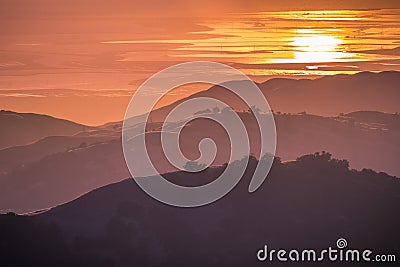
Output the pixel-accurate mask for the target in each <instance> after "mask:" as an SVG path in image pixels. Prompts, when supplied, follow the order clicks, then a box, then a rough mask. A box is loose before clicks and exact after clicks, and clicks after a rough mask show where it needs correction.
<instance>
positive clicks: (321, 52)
mask: <svg viewBox="0 0 400 267" xmlns="http://www.w3.org/2000/svg"><path fill="white" fill-rule="evenodd" d="M342 44H343V41H342V40H341V39H340V38H339V37H337V36H333V35H326V34H320V33H318V32H316V31H315V30H312V29H302V30H297V32H296V35H295V36H294V37H293V42H292V43H291V45H292V46H293V47H294V59H295V60H296V61H298V62H305V63H311V62H334V61H337V60H338V59H342V58H345V57H349V56H351V55H350V54H348V53H346V52H345V51H344V50H343V48H342V47H340V45H342Z"/></svg>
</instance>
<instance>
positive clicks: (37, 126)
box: [0, 110, 91, 149]
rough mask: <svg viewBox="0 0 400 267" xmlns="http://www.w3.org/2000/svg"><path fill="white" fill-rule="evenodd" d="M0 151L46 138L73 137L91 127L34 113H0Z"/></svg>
mask: <svg viewBox="0 0 400 267" xmlns="http://www.w3.org/2000/svg"><path fill="white" fill-rule="evenodd" d="M0 126H1V128H0V129H1V130H0V149H3V148H7V147H12V146H17V145H25V144H29V143H32V142H35V141H37V140H39V139H42V138H44V137H47V136H60V135H74V134H77V133H79V132H81V131H84V130H85V129H90V128H91V127H88V126H85V125H82V124H78V123H75V122H72V121H68V120H64V119H58V118H54V117H51V116H48V115H41V114H34V113H18V112H13V111H6V110H1V111H0Z"/></svg>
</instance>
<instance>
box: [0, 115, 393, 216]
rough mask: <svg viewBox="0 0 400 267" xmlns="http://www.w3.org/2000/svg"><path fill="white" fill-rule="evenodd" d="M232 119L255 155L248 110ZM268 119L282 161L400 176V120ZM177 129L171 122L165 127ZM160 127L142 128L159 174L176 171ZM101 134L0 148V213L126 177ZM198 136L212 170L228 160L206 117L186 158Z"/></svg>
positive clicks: (112, 142)
mask: <svg viewBox="0 0 400 267" xmlns="http://www.w3.org/2000/svg"><path fill="white" fill-rule="evenodd" d="M239 115H240V117H241V118H242V120H243V121H244V122H245V125H246V127H247V129H248V133H249V137H250V141H251V152H252V153H253V154H255V155H257V153H258V151H259V141H260V137H259V133H258V132H257V124H256V122H255V120H254V117H253V116H252V114H250V113H248V112H240V113H239ZM213 116H216V117H218V116H223V114H222V113H217V114H214V115H213ZM275 121H276V125H277V136H278V140H277V141H278V143H277V152H276V155H277V156H279V157H281V158H282V160H284V161H287V160H294V159H296V158H297V157H298V156H300V155H302V154H307V153H313V152H315V151H322V150H325V151H331V152H332V153H333V155H334V156H335V157H340V158H347V159H349V161H350V167H351V168H356V169H363V168H370V169H374V170H377V171H383V172H386V173H389V174H391V175H396V176H400V169H399V166H398V164H397V159H398V156H399V154H400V144H399V142H400V141H399V140H400V138H399V136H400V126H399V123H400V116H399V115H396V114H385V113H378V112H356V113H350V114H343V115H341V116H338V117H332V118H326V117H321V116H315V115H308V114H275ZM114 126H115V125H114ZM170 126H171V125H170ZM180 126H181V125H180V124H179V123H177V124H176V125H175V126H174V127H172V126H171V128H175V129H180ZM159 127H160V124H158V123H153V124H150V125H149V127H148V129H149V131H148V133H147V142H148V151H149V154H150V156H151V158H152V159H153V160H154V162H155V166H156V167H157V168H158V170H159V172H160V173H166V172H172V171H176V169H175V168H174V167H173V166H171V164H169V162H168V161H167V160H166V158H165V156H164V155H163V152H162V149H161V143H160V131H159ZM107 129H108V128H107ZM107 129H105V128H104V129H102V130H96V131H94V133H93V134H91V133H89V132H87V133H85V134H78V135H77V136H74V137H68V136H65V137H48V138H45V139H43V140H42V141H40V142H37V143H34V144H31V145H27V146H20V147H15V148H8V149H4V150H0V159H2V160H1V163H0V167H1V168H2V169H1V171H2V174H0V203H1V204H0V209H1V210H3V211H15V212H19V213H20V212H31V211H35V210H40V209H46V208H49V207H52V206H54V205H57V204H60V203H64V202H67V201H70V200H72V199H74V198H76V197H78V196H80V195H81V194H84V193H86V192H88V191H90V190H92V189H95V188H97V187H100V186H103V185H105V184H109V183H113V182H116V181H120V180H121V179H125V178H127V177H129V175H130V174H129V172H128V170H127V167H126V163H125V160H124V157H123V153H122V145H121V140H120V138H119V137H118V135H119V134H120V132H119V130H120V128H119V127H110V129H112V130H110V129H108V130H107ZM115 129H116V130H115ZM113 130H115V131H113ZM107 132H108V133H107ZM99 133H101V134H99ZM117 133H118V134H117ZM205 137H209V138H212V139H213V140H214V141H215V142H216V144H217V148H218V153H217V157H216V160H215V162H214V166H216V165H222V164H223V163H225V162H227V161H228V158H229V151H230V149H229V147H230V143H229V139H228V137H227V135H226V132H225V131H224V130H223V129H222V128H221V127H220V126H219V125H218V124H216V123H210V121H209V120H205V119H199V120H195V121H193V122H192V123H190V124H188V125H186V126H185V127H184V128H183V130H182V135H181V147H182V150H183V152H184V153H185V155H186V156H187V157H188V158H189V159H193V160H194V159H196V158H198V157H199V155H200V154H199V151H198V144H199V142H200V140H202V139H203V138H205ZM46 153H48V154H46ZM182 167H183V166H182Z"/></svg>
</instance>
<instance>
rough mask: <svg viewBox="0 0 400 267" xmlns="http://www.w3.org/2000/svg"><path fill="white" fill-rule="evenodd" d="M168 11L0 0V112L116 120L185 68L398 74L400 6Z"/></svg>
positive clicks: (176, 6)
mask: <svg viewBox="0 0 400 267" xmlns="http://www.w3.org/2000/svg"><path fill="white" fill-rule="evenodd" d="M165 3H166V1H161V0H151V1H128V0H124V1H123V0H117V1H94V0H85V1H82V0H81V1H77V0H69V1H66V0H61V1H52V0H37V1H33V0H24V1H22V0H8V1H4V0H3V1H0V5H1V6H0V23H1V25H2V28H1V30H0V31H1V38H0V48H1V50H0V53H1V57H0V107H1V109H10V110H14V111H21V112H37V113H45V114H50V115H53V116H57V117H62V118H66V119H71V120H74V121H77V122H81V123H86V124H91V125H93V124H101V123H105V122H108V121H116V120H121V119H122V118H123V114H124V111H125V108H126V105H127V103H128V101H129V99H130V96H131V95H132V94H133V92H134V90H135V89H136V88H137V87H138V86H139V85H140V83H141V82H142V81H144V79H146V78H148V77H150V76H151V75H152V74H153V73H154V72H156V71H159V70H161V69H163V68H165V67H168V66H170V65H172V64H176V63H179V62H185V61H191V60H211V61H218V62H223V63H226V64H230V65H232V66H234V67H237V68H239V69H240V70H242V71H243V72H245V73H246V74H248V75H250V76H251V77H252V78H253V79H255V80H257V81H263V80H266V79H268V78H270V77H274V76H288V77H301V76H304V75H306V76H310V77H315V76H316V75H332V74H337V73H348V74H351V73H356V72H359V71H382V70H400V49H398V48H397V47H399V46H400V31H399V23H400V9H394V8H400V2H399V1H371V0H370V1H286V0H280V1H256V0H247V1H238V0H235V1H209V0H206V1H201V2H193V1H176V0H175V1H168V4H165ZM372 8H373V9H372ZM377 8H381V9H377ZM389 8H390V9H389ZM361 9H362V10H361ZM367 9H368V10H367ZM310 10H311V11H310ZM313 10H314V11H313ZM315 10H318V11H315ZM194 91H195V89H194V87H192V88H190V89H188V88H186V89H185V90H181V91H177V92H175V94H174V96H173V97H172V96H171V97H169V100H170V101H172V100H174V99H175V98H177V97H182V96H185V95H188V94H190V93H192V92H194Z"/></svg>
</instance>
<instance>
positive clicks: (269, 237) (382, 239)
mask: <svg viewBox="0 0 400 267" xmlns="http://www.w3.org/2000/svg"><path fill="white" fill-rule="evenodd" d="M256 163H257V162H256V160H255V159H254V158H251V159H250V163H249V166H248V168H247V170H246V173H245V175H244V177H243V178H242V180H241V181H240V182H239V184H238V185H237V186H236V187H235V188H234V189H233V190H232V192H230V193H229V194H227V195H226V196H225V197H223V198H222V199H221V200H219V201H217V202H215V203H212V204H210V205H207V206H204V207H199V208H192V209H185V208H176V207H171V206H167V205H164V204H161V203H159V202H157V201H156V200H154V199H152V198H151V197H149V196H147V195H146V194H145V193H144V192H143V191H142V190H141V189H140V188H139V187H138V186H137V185H136V183H135V182H134V181H133V180H132V179H128V180H124V181H121V182H118V183H115V184H111V185H107V186H104V187H102V188H99V189H96V190H94V191H92V192H90V193H88V194H85V195H83V196H82V197H80V198H78V199H76V200H74V201H72V202H70V203H67V204H64V205H60V206H58V207H55V208H53V209H51V210H49V211H47V212H45V213H42V214H39V215H35V216H16V215H13V214H8V215H2V216H0V226H1V229H2V231H3V234H2V236H1V240H2V242H1V244H2V249H1V250H0V254H1V258H2V263H4V264H5V265H6V266H8V265H13V266H16V265H26V264H29V265H37V266H39V265H40V266H44V265H54V264H57V265H59V266H63V265H65V266H71V265H73V266H94V265H96V266H100V265H101V266H166V265H167V266H188V265H190V266H259V265H260V264H268V265H269V266H282V263H279V262H277V261H276V260H275V261H274V262H264V263H260V262H258V261H257V258H256V253H257V251H258V250H259V249H261V248H262V247H263V246H264V245H268V248H269V249H286V250H290V249H298V250H301V249H315V250H317V251H319V250H321V249H327V248H328V247H329V246H331V247H333V248H335V247H336V240H337V239H338V238H345V239H346V240H347V242H348V247H349V248H352V249H360V250H364V249H366V248H368V249H370V250H372V251H373V253H374V254H373V255H375V254H377V253H386V254H395V255H396V256H397V257H398V256H399V255H398V251H399V248H400V241H399V239H398V236H399V234H400V230H399V228H398V225H399V223H400V216H399V214H400V208H399V205H398V203H399V196H400V180H398V178H394V177H390V176H388V175H386V174H383V173H376V172H374V171H371V170H363V171H354V170H350V169H348V162H347V161H346V160H336V159H333V158H332V157H331V155H330V154H329V153H316V154H313V155H306V156H302V157H299V158H298V159H297V160H296V161H292V162H287V163H281V161H280V160H279V159H275V161H274V164H273V167H272V170H271V172H270V175H269V176H268V178H267V180H266V181H265V182H264V183H263V185H262V186H261V187H260V188H259V190H257V191H256V192H255V193H252V194H250V193H248V192H247V188H248V184H249V181H250V179H251V176H252V173H253V171H254V167H255V165H256ZM236 164H242V163H240V162H239V163H236ZM222 171H223V167H216V168H208V169H206V170H204V171H202V172H200V173H195V174H190V173H187V172H179V173H169V174H167V175H166V176H165V177H166V178H167V179H169V180H171V181H174V182H175V183H178V184H189V183H190V184H199V183H204V182H207V181H210V180H212V179H214V178H215V177H217V176H218V175H219V174H220V173H221V172H222ZM20 253H23V254H24V257H18V255H20ZM309 264H310V263H309V262H299V263H297V264H296V265H298V266H309ZM322 264H323V266H326V265H327V266H342V265H343V264H344V265H345V266H353V265H354V264H355V265H357V266H358V265H359V264H360V263H359V262H356V263H354V262H352V263H344V262H329V261H324V262H323V263H322ZM322 264H321V265H322Z"/></svg>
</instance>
